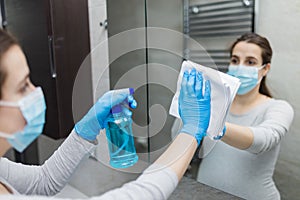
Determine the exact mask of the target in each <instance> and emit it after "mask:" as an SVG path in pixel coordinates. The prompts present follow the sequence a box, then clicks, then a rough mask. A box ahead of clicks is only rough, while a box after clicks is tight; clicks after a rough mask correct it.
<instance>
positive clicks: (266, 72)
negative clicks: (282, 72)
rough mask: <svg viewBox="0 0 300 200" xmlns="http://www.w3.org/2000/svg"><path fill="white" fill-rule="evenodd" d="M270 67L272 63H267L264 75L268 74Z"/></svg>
mask: <svg viewBox="0 0 300 200" xmlns="http://www.w3.org/2000/svg"><path fill="white" fill-rule="evenodd" d="M270 69H271V63H267V64H266V66H265V67H264V71H263V76H266V75H267V74H268V72H269V70H270Z"/></svg>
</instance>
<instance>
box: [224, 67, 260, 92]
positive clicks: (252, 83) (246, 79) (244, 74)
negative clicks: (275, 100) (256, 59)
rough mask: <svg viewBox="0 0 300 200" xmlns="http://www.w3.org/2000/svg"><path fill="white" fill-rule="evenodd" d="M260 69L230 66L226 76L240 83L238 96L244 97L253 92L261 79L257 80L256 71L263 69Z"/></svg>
mask: <svg viewBox="0 0 300 200" xmlns="http://www.w3.org/2000/svg"><path fill="white" fill-rule="evenodd" d="M264 67H265V65H263V66H261V67H247V66H243V65H230V66H229V68H228V72H227V74H229V75H231V76H234V77H236V78H238V79H240V81H241V85H240V87H239V89H238V91H237V94H238V95H244V94H247V93H248V92H250V91H251V90H253V88H255V87H256V85H257V84H259V83H260V81H261V79H262V78H260V79H258V71H259V70H261V69H262V68H264Z"/></svg>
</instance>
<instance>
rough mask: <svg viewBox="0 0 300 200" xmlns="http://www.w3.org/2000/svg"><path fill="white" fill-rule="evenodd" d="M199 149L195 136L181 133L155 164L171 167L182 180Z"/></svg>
mask: <svg viewBox="0 0 300 200" xmlns="http://www.w3.org/2000/svg"><path fill="white" fill-rule="evenodd" d="M196 149H197V141H196V139H195V137H193V136H191V135H188V134H185V133H181V134H179V135H177V137H176V138H175V140H174V141H173V142H172V144H171V145H170V146H169V147H168V149H167V150H166V151H165V152H164V153H163V154H162V155H161V156H160V157H159V158H158V159H157V160H156V161H155V164H158V165H161V166H166V167H169V168H170V169H171V170H172V171H174V172H175V173H176V175H177V177H178V180H180V179H181V178H182V176H183V174H184V173H185V171H186V169H187V167H188V166H189V163H190V161H191V160H192V158H193V155H194V153H195V151H196Z"/></svg>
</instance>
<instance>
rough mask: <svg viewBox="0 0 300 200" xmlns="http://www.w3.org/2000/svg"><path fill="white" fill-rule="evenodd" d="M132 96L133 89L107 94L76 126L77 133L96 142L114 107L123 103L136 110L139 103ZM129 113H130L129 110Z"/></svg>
mask: <svg viewBox="0 0 300 200" xmlns="http://www.w3.org/2000/svg"><path fill="white" fill-rule="evenodd" d="M132 94H133V88H127V89H121V90H111V91H108V92H106V93H105V94H104V95H103V96H102V97H101V98H99V100H98V101H97V102H96V103H95V105H94V106H93V107H92V108H91V109H90V110H89V112H88V113H87V114H86V115H85V116H84V117H83V118H82V119H81V120H80V121H79V122H77V123H76V124H75V132H76V133H77V134H78V135H79V136H80V137H82V138H84V139H86V140H89V141H93V140H96V137H97V135H98V134H99V132H100V130H101V129H103V128H104V126H105V125H104V123H105V121H106V118H107V117H108V116H109V113H110V110H111V108H112V107H114V106H115V105H118V104H121V103H122V104H125V105H126V104H129V106H130V107H131V108H136V106H137V103H136V101H135V100H134V98H133V96H132ZM128 112H130V111H129V110H128Z"/></svg>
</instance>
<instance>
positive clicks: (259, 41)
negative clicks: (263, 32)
mask: <svg viewBox="0 0 300 200" xmlns="http://www.w3.org/2000/svg"><path fill="white" fill-rule="evenodd" d="M239 42H247V43H252V44H256V45H257V46H259V47H260V48H261V50H262V53H261V57H262V60H263V63H262V64H268V63H271V59H272V54H273V51H272V48H271V46H270V43H269V41H268V40H267V39H266V38H264V37H262V36H260V35H258V34H256V33H246V34H244V35H242V36H241V37H239V38H238V39H237V40H236V41H235V42H234V43H233V44H232V46H231V48H230V57H231V56H232V51H233V49H234V47H235V46H236V45H237V44H238V43H239ZM259 92H260V93H261V94H264V95H266V96H268V97H272V95H271V92H270V90H269V88H268V87H267V85H266V76H264V77H263V79H262V80H261V83H260V86H259Z"/></svg>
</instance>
